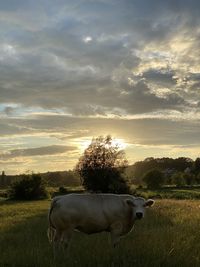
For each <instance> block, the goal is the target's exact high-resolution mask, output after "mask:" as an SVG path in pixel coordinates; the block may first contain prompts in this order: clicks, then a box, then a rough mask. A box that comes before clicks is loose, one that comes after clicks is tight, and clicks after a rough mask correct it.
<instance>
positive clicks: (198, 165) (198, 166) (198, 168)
mask: <svg viewBox="0 0 200 267" xmlns="http://www.w3.org/2000/svg"><path fill="white" fill-rule="evenodd" d="M194 172H195V173H196V174H198V173H199V172H200V158H196V160H195V162H194Z"/></svg>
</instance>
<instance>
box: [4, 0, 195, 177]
mask: <svg viewBox="0 0 200 267" xmlns="http://www.w3.org/2000/svg"><path fill="white" fill-rule="evenodd" d="M199 14H200V1H198V0H196V1H195V0H181V1H180V0H179V1H178V0H166V1H164V0H163V1H161V0H151V1H150V0H123V1H122V0H99V1H98V0H97V1H95V0H90V1H89V0H73V1H69V0H63V1H62V0H30V1H29V0H21V1H20V0H7V1H0V40H1V41H0V172H1V171H3V170H4V171H5V172H6V173H7V174H16V173H23V172H26V171H28V170H31V171H34V172H46V171H57V170H67V169H72V168H73V167H74V165H75V164H76V163H77V160H78V158H79V157H80V155H81V154H82V153H83V151H84V149H85V148H86V147H87V145H88V144H89V142H90V140H91V139H92V137H97V136H99V135H107V134H110V135H112V137H113V138H116V139H117V141H116V142H118V143H120V145H121V146H122V148H124V149H125V152H126V155H127V158H128V160H129V162H130V163H134V162H135V161H137V160H143V159H145V158H146V157H150V156H153V157H173V158H176V157H179V156H184V157H191V158H193V159H195V158H196V157H198V156H200V155H199V151H200V15H199Z"/></svg>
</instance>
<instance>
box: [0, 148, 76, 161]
mask: <svg viewBox="0 0 200 267" xmlns="http://www.w3.org/2000/svg"><path fill="white" fill-rule="evenodd" d="M76 149H77V148H76V147H74V146H61V145H51V146H46V147H36V148H26V149H13V150H10V151H9V152H8V153H3V154H0V160H8V159H11V158H16V157H34V156H44V155H56V154H62V153H66V152H69V151H74V150H76Z"/></svg>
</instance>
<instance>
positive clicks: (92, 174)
mask: <svg viewBox="0 0 200 267" xmlns="http://www.w3.org/2000/svg"><path fill="white" fill-rule="evenodd" d="M127 164H128V162H127V160H126V159H125V152H124V151H123V150H120V148H119V145H117V144H114V143H113V140H112V137H111V136H109V135H108V136H106V137H103V136H99V137H97V138H96V139H95V138H94V139H92V141H91V144H90V145H89V146H88V148H86V149H85V151H84V154H83V156H82V157H80V159H79V161H78V163H77V165H76V168H75V169H76V171H77V172H78V173H79V175H80V177H81V183H82V185H83V186H84V187H85V188H86V189H87V190H89V191H93V192H104V193H108V192H112V193H126V192H128V191H129V187H128V184H127V182H126V180H125V178H124V176H123V174H124V170H125V168H126V167H127Z"/></svg>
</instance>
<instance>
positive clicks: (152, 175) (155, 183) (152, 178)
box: [143, 169, 165, 188]
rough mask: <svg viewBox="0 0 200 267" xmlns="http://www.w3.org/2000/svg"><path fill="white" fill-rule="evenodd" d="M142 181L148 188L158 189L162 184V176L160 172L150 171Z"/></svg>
mask: <svg viewBox="0 0 200 267" xmlns="http://www.w3.org/2000/svg"><path fill="white" fill-rule="evenodd" d="M143 181H144V182H145V183H146V185H147V187H148V188H160V187H161V186H162V185H163V184H164V182H165V177H164V174H163V173H162V172H161V171H160V170H157V169H155V170H151V171H148V172H147V173H146V174H145V175H144V177H143Z"/></svg>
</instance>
